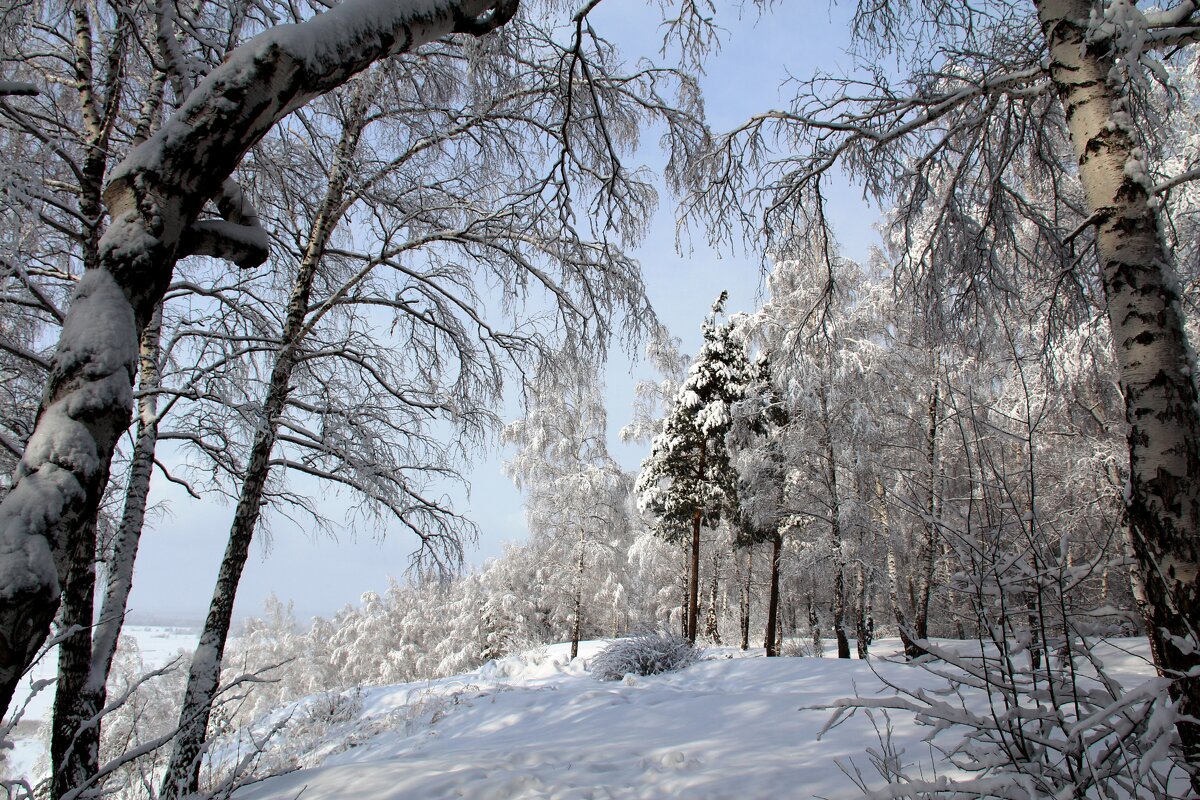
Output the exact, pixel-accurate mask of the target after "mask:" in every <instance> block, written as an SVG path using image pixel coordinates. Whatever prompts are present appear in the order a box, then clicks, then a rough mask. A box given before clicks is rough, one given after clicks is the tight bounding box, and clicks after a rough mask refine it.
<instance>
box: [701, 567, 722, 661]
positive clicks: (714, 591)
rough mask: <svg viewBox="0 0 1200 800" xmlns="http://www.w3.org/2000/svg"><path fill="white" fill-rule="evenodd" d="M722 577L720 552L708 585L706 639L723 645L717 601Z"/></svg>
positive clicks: (705, 623) (705, 617)
mask: <svg viewBox="0 0 1200 800" xmlns="http://www.w3.org/2000/svg"><path fill="white" fill-rule="evenodd" d="M720 575H721V555H720V552H719V551H718V552H717V553H714V554H713V560H712V581H710V582H709V584H708V612H707V613H706V614H705V615H704V638H705V639H707V640H708V641H709V642H711V643H713V644H715V645H720V644H721V628H720V624H719V619H718V614H719V612H718V609H717V599H718V597H719V594H720V592H719V590H720V584H719V583H718V581H719V580H720Z"/></svg>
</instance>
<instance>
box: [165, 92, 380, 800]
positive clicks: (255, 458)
mask: <svg viewBox="0 0 1200 800" xmlns="http://www.w3.org/2000/svg"><path fill="white" fill-rule="evenodd" d="M368 100H369V98H368V97H367V92H366V91H365V90H364V86H363V84H360V85H359V86H358V87H357V89H356V91H355V93H354V97H353V100H352V101H351V109H350V111H349V116H348V117H347V120H346V122H345V123H344V127H343V129H342V136H341V140H340V141H339V142H338V148H337V151H336V152H335V154H334V160H333V164H332V165H331V168H330V173H329V185H328V187H327V189H326V192H325V197H324V198H323V199H322V202H321V207H320V209H319V210H318V212H317V217H316V219H315V220H314V221H313V230H312V233H311V234H310V236H309V240H308V243H307V246H306V247H305V251H304V257H303V258H302V259H301V261H300V268H299V270H298V272H297V274H296V279H295V283H294V284H293V285H292V292H291V296H290V297H289V299H288V307H287V316H286V318H285V320H284V324H283V333H282V335H281V337H280V342H281V344H282V346H281V347H280V349H279V352H278V353H277V354H276V356H275V364H274V366H273V367H272V369H271V378H270V381H269V383H268V385H267V395H266V397H265V398H264V400H263V407H262V411H261V412H260V414H259V424H258V427H257V430H256V432H255V434H254V441H253V444H252V446H251V449H250V458H249V460H248V462H247V464H246V474H245V479H244V481H243V483H242V492H241V496H240V497H239V498H238V505H237V509H236V511H235V512H234V515H233V525H232V527H231V528H230V531H229V541H228V543H227V544H226V547H225V555H224V556H223V557H222V559H221V567H220V570H219V572H218V575H217V582H216V586H215V587H214V588H213V597H212V602H211V603H210V605H209V611H208V617H207V619H206V620H205V623H204V629H203V631H202V632H201V634H200V642H199V644H198V645H197V646H196V651H195V653H194V654H193V656H192V665H191V669H190V671H189V674H188V683H187V690H186V692H185V693H184V700H183V707H182V708H181V709H180V712H179V735H178V736H177V737H176V739H175V747H174V750H173V752H172V754H171V762H170V765H169V766H168V768H167V772H166V774H165V776H164V778H163V784H162V791H161V793H160V794H161V797H162V798H163V800H175V798H178V797H181V796H183V795H186V794H191V793H194V792H195V791H196V789H197V784H198V777H199V774H200V759H201V754H202V751H203V748H204V742H205V740H206V738H207V733H208V721H209V717H210V716H211V713H212V706H213V702H214V700H215V699H216V694H217V688H218V683H219V681H220V677H221V662H222V658H223V656H224V653H225V642H226V640H227V639H228V637H229V626H230V622H231V620H232V617H233V605H234V599H235V597H236V596H237V590H238V584H239V583H240V582H241V578H242V571H243V569H244V568H245V566H246V560H247V558H248V557H249V554H250V543H251V541H252V540H253V538H254V531H255V528H256V527H257V525H258V518H259V514H260V513H261V511H262V504H263V494H264V492H265V490H266V485H267V478H268V477H269V475H270V471H271V463H270V462H271V451H272V450H273V449H274V447H275V439H276V435H277V433H278V429H279V423H278V420H279V417H280V415H282V414H283V411H284V407H285V404H286V403H287V398H288V394H289V393H290V391H291V379H292V372H293V371H294V369H295V367H296V364H297V363H298V362H299V360H300V355H301V347H302V344H303V340H304V332H305V320H306V318H307V315H308V306H309V302H308V301H309V295H310V293H311V291H312V284H313V280H314V279H315V278H316V274H317V268H318V267H319V266H320V264H321V259H322V258H323V257H324V255H325V248H326V247H327V246H328V244H329V239H330V237H331V236H332V234H333V230H334V228H335V227H336V226H337V223H338V220H339V217H340V212H339V208H340V206H341V204H342V198H343V195H344V193H345V188H346V181H347V180H348V178H349V170H350V165H349V163H348V162H349V160H350V158H351V157H352V155H353V153H354V151H355V150H356V149H357V147H358V139H359V135H360V134H361V133H362V129H363V123H364V119H365V112H366V106H367V103H368Z"/></svg>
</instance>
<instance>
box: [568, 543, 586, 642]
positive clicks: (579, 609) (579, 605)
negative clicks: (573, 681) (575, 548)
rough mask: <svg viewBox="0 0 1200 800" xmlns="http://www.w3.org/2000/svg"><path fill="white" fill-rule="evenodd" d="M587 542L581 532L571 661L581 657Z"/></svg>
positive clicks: (572, 626)
mask: <svg viewBox="0 0 1200 800" xmlns="http://www.w3.org/2000/svg"><path fill="white" fill-rule="evenodd" d="M586 544H587V542H586V541H585V540H584V534H583V531H582V530H580V531H579V561H578V562H577V563H576V570H575V619H574V621H573V623H572V625H571V660H572V661H574V660H575V659H576V658H577V657H578V656H579V635H580V632H581V631H582V630H583V571H584V568H585V566H586V562H585V559H584V555H585V552H586V547H585V546H586Z"/></svg>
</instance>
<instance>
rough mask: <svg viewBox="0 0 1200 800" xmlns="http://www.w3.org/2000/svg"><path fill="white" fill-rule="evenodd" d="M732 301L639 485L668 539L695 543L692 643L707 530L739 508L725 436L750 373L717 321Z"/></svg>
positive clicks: (709, 329)
mask: <svg viewBox="0 0 1200 800" xmlns="http://www.w3.org/2000/svg"><path fill="white" fill-rule="evenodd" d="M726 300H727V295H726V294H725V293H722V294H721V296H720V297H719V298H718V299H717V302H716V303H715V304H714V305H713V308H712V314H711V315H710V316H709V317H708V318H707V319H706V320H705V322H704V327H703V333H704V343H703V345H702V346H701V348H700V352H699V354H698V355H697V356H696V359H695V360H694V361H693V362H692V365H691V367H690V368H689V369H688V374H687V377H686V378H685V379H684V381H683V383H682V385H681V386H680V387H679V391H678V393H677V394H676V396H675V399H674V402H673V404H672V406H671V408H670V410H669V413H668V415H667V417H666V419H665V421H664V423H663V430H662V433H660V434H658V435H657V436H655V437H654V441H653V444H652V446H651V451H650V455H649V456H648V457H647V458H646V460H645V462H643V464H642V470H641V473H640V474H639V475H638V479H637V486H636V491H637V494H638V498H639V505H640V507H641V508H642V509H643V510H644V511H646V512H648V513H650V514H652V515H653V516H654V517H655V518H656V519H657V523H656V530H657V532H658V534H659V535H660V536H662V537H663V538H665V539H667V540H668V541H673V542H687V541H690V551H689V552H690V569H689V573H688V594H687V615H686V618H687V636H688V639H689V640H691V641H695V639H696V633H697V629H696V616H697V608H698V599H699V581H700V530H701V527H703V526H707V527H710V528H711V527H715V526H716V524H717V523H718V522H719V521H720V520H721V519H722V518H727V517H730V516H731V515H736V513H737V475H736V473H735V472H734V470H733V466H732V464H731V462H730V455H729V450H728V448H727V446H726V442H725V437H726V435H727V434H728V433H729V430H730V427H731V426H732V424H733V406H734V404H736V403H737V402H739V401H740V400H741V399H742V398H743V396H744V394H745V387H746V384H747V382H748V381H749V379H750V374H749V365H748V361H747V355H746V344H745V341H744V340H743V339H741V338H740V337H738V336H737V334H736V332H735V326H734V324H733V323H732V322H725V323H719V322H718V319H717V318H718V316H720V315H721V314H723V313H724V309H725V302H726Z"/></svg>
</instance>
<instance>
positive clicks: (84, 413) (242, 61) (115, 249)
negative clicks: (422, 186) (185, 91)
mask: <svg viewBox="0 0 1200 800" xmlns="http://www.w3.org/2000/svg"><path fill="white" fill-rule="evenodd" d="M364 6H370V7H371V8H372V9H373V13H371V14H363V13H362V11H363V8H364ZM380 9H383V10H382V11H380ZM515 11H516V2H515V0H441V2H431V3H424V4H417V5H413V4H408V3H397V4H395V5H393V6H388V7H383V6H379V5H378V4H374V3H370V2H368V0H347V2H345V3H343V4H341V5H339V6H338V7H337V8H335V9H333V10H331V11H330V12H328V13H326V14H322V15H320V16H318V17H316V18H314V19H312V20H308V21H306V22H304V23H301V24H300V25H299V26H297V27H296V28H288V29H287V30H291V31H295V30H302V31H307V32H308V33H309V36H308V37H307V38H304V39H303V41H305V42H310V41H316V40H319V41H320V42H321V45H322V46H321V47H320V48H317V49H316V50H315V51H313V50H309V49H307V48H300V49H298V50H296V51H295V52H293V51H292V44H293V42H294V41H296V39H294V38H289V37H286V36H280V34H279V33H278V32H277V31H267V32H266V33H264V34H262V35H261V36H259V37H256V38H255V39H254V40H252V41H251V42H248V43H247V44H246V45H244V46H243V47H241V48H239V49H238V50H236V51H235V52H234V53H232V54H231V55H230V57H229V58H227V59H226V60H225V62H224V63H223V64H222V65H221V66H219V67H217V68H216V69H214V70H213V71H212V72H211V73H210V74H209V76H208V78H207V79H206V80H205V81H204V82H203V83H201V84H200V86H199V87H197V89H196V91H194V92H193V93H192V95H191V96H189V98H188V101H187V103H185V104H184V105H183V106H182V107H181V108H180V110H179V111H178V112H177V113H176V115H175V116H174V117H173V118H172V119H171V120H170V121H169V122H168V123H167V124H166V125H164V126H163V128H162V129H161V130H160V131H159V132H158V133H156V134H155V135H154V136H152V137H151V138H150V139H148V140H147V141H146V142H144V143H142V144H141V145H139V146H138V147H137V148H135V149H134V151H133V152H131V153H130V155H129V157H128V158H127V159H126V160H125V162H123V164H122V165H121V166H120V167H118V168H117V170H116V171H115V172H114V175H113V177H112V179H111V180H110V182H109V185H108V187H107V188H106V189H105V193H104V200H105V205H106V206H107V208H108V210H109V213H110V215H111V219H112V223H111V224H110V225H109V227H108V230H107V231H106V232H105V234H104V236H103V237H102V238H101V240H100V243H99V262H98V265H97V267H96V269H92V270H88V271H87V272H86V273H85V274H84V276H83V277H82V278H81V279H80V281H79V283H78V285H77V286H76V288H75V291H74V293H73V296H72V301H71V306H70V309H69V310H68V312H67V315H66V320H65V322H64V325H63V332H62V335H61V337H60V339H59V344H58V350H57V352H56V353H55V356H54V360H53V364H52V367H51V371H50V377H49V380H48V382H47V386H46V391H45V393H44V395H43V400H42V406H41V409H40V411H39V414H38V419H37V422H36V424H35V426H34V430H33V434H32V436H31V437H30V440H29V446H28V447H27V448H26V450H25V454H24V455H23V457H22V459H21V462H20V463H19V464H18V466H17V469H16V472H15V473H14V477H13V483H12V488H11V489H10V491H9V493H8V494H7V495H6V496H5V497H4V500H3V502H0V563H4V564H5V566H6V569H7V572H6V575H7V577H8V580H6V581H5V583H4V585H3V586H0V709H3V710H4V711H7V709H8V706H9V704H10V703H11V701H12V695H13V691H14V690H15V688H16V686H17V682H18V681H19V680H20V677H21V675H22V673H23V672H24V671H25V669H26V668H27V667H28V666H29V664H30V663H31V662H32V660H33V658H34V657H35V655H36V654H37V651H38V648H39V647H40V645H41V643H42V642H43V641H44V640H45V638H46V634H47V633H48V632H49V630H50V623H51V621H52V620H53V618H54V614H55V612H56V611H57V610H58V605H59V596H60V594H61V589H62V585H63V583H64V582H65V580H66V577H67V573H68V572H69V571H70V560H71V554H72V552H73V550H74V544H75V536H74V534H73V533H72V531H75V530H77V529H79V528H80V527H82V526H84V525H86V524H87V523H88V521H89V520H91V518H92V516H93V515H94V514H95V511H96V508H97V506H98V504H99V500H100V495H101V493H102V492H103V490H104V484H105V482H106V481H107V480H108V469H109V463H110V462H111V460H112V453H113V448H114V447H115V446H116V441H117V438H118V437H119V436H120V435H121V434H122V433H123V432H124V430H125V429H126V428H127V427H128V425H129V419H130V409H131V406H132V404H133V397H132V385H133V376H134V374H135V373H136V370H137V358H138V340H139V338H140V336H141V333H142V331H143V330H144V328H145V326H146V324H147V322H148V321H149V319H150V315H151V313H152V311H153V309H154V306H155V305H156V304H157V303H158V302H159V301H160V300H161V299H162V296H163V293H164V292H165V291H166V288H167V285H168V284H169V283H170V280H171V274H172V271H173V270H174V267H175V262H176V260H178V259H179V258H182V257H184V256H185V255H187V254H189V252H192V251H196V252H199V250H197V249H196V248H195V247H194V245H195V241H194V239H195V235H196V233H197V230H196V228H195V225H194V223H195V222H196V220H197V218H198V217H199V215H200V213H201V211H202V209H203V208H204V205H205V203H207V202H208V200H209V199H210V198H213V197H215V196H217V195H218V194H219V193H220V192H221V189H222V186H223V184H224V183H225V181H226V179H227V178H228V177H229V175H230V174H231V173H232V172H233V170H234V168H235V167H236V166H237V164H238V162H239V161H241V159H242V156H243V155H244V154H245V153H246V152H247V151H248V150H249V149H250V148H251V147H253V146H254V145H255V144H256V143H257V142H258V141H259V140H261V139H262V137H263V136H265V135H266V133H267V132H268V131H269V130H270V129H271V127H272V126H273V125H274V124H275V122H277V121H278V120H279V119H281V118H283V117H284V116H285V115H287V114H288V113H290V112H291V111H293V110H294V109H296V108H299V107H300V106H302V105H304V104H305V103H307V102H308V101H310V100H311V99H313V98H314V97H317V96H319V95H320V94H322V93H324V92H328V91H330V90H331V89H334V88H336V87H338V86H340V85H341V84H343V83H345V82H346V81H347V80H349V79H350V78H351V77H352V76H353V75H355V74H356V73H358V72H360V71H361V70H363V69H365V68H366V67H367V66H369V65H370V64H371V63H373V62H374V61H376V60H378V59H380V58H383V57H385V56H388V55H394V54H397V53H401V52H407V51H409V50H412V49H413V48H415V47H418V46H420V45H422V44H424V43H426V42H429V41H434V40H437V39H440V38H441V37H443V36H445V35H447V34H449V33H453V32H463V33H470V34H475V35H481V34H483V33H486V32H487V31H489V30H492V29H494V28H496V27H498V26H500V25H503V24H504V23H506V22H507V21H508V20H509V19H510V18H511V17H512V15H513V13H515ZM189 237H191V240H189ZM189 241H191V245H192V249H191V250H189ZM224 244H226V245H228V244H230V243H224ZM209 252H212V253H214V254H218V255H222V256H224V255H227V254H229V255H233V253H232V250H231V249H227V250H222V249H219V248H216V247H215V246H214V249H213V250H211V251H209ZM236 257H237V258H238V263H240V264H243V265H255V264H257V263H261V261H262V260H263V259H264V258H265V253H262V252H258V251H255V252H253V253H247V252H246V251H245V250H244V249H243V250H241V251H240V252H239V253H238V254H237V256H236ZM97 331H104V332H105V337H104V338H103V340H101V341H98V340H97V337H96V334H97ZM98 344H99V345H102V346H98ZM80 454H87V457H79V456H80Z"/></svg>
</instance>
